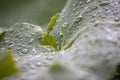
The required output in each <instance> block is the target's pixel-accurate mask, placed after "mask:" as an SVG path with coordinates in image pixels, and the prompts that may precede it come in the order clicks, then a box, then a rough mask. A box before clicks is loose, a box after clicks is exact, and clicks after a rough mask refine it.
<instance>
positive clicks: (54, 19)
mask: <svg viewBox="0 0 120 80" xmlns="http://www.w3.org/2000/svg"><path fill="white" fill-rule="evenodd" d="M59 16H60V13H57V14H56V15H55V16H53V17H52V18H51V19H50V22H49V24H48V26H47V32H48V34H49V32H50V31H51V30H52V28H53V26H54V25H55V23H56V21H57V19H58V18H59Z"/></svg>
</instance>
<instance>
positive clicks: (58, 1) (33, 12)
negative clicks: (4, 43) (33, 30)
mask: <svg viewBox="0 0 120 80" xmlns="http://www.w3.org/2000/svg"><path fill="white" fill-rule="evenodd" d="M66 1H67V0H0V27H9V26H11V25H13V24H14V23H18V22H28V23H32V24H36V25H40V26H43V25H46V24H48V22H49V20H50V18H51V17H52V16H53V15H55V14H56V13H57V12H61V10H62V9H63V7H64V6H65V3H66Z"/></svg>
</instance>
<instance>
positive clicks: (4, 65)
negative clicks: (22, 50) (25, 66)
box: [0, 50, 20, 80]
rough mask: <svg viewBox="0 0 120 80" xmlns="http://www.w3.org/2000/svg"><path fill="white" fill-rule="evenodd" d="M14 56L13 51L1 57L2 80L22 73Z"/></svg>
mask: <svg viewBox="0 0 120 80" xmlns="http://www.w3.org/2000/svg"><path fill="white" fill-rule="evenodd" d="M13 55H14V52H13V51H12V50H5V51H4V52H3V55H0V80H1V79H3V78H5V77H8V76H10V75H13V74H15V73H17V72H19V71H20V69H19V68H18V66H17V64H16V62H15V60H14V56H13Z"/></svg>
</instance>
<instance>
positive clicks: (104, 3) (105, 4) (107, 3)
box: [100, 2, 110, 6]
mask: <svg viewBox="0 0 120 80" xmlns="http://www.w3.org/2000/svg"><path fill="white" fill-rule="evenodd" d="M109 4H110V3H109V2H102V3H100V6H107V5H109Z"/></svg>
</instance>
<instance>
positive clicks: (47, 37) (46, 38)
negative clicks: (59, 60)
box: [41, 32, 59, 50]
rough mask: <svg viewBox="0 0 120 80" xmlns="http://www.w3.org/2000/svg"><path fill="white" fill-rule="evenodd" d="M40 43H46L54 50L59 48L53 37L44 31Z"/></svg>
mask: <svg viewBox="0 0 120 80" xmlns="http://www.w3.org/2000/svg"><path fill="white" fill-rule="evenodd" d="M41 45H48V46H50V47H53V48H55V49H56V50H59V48H58V44H57V41H56V40H55V38H54V37H52V36H50V35H48V34H47V33H46V32H44V33H43V41H42V42H41Z"/></svg>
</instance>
